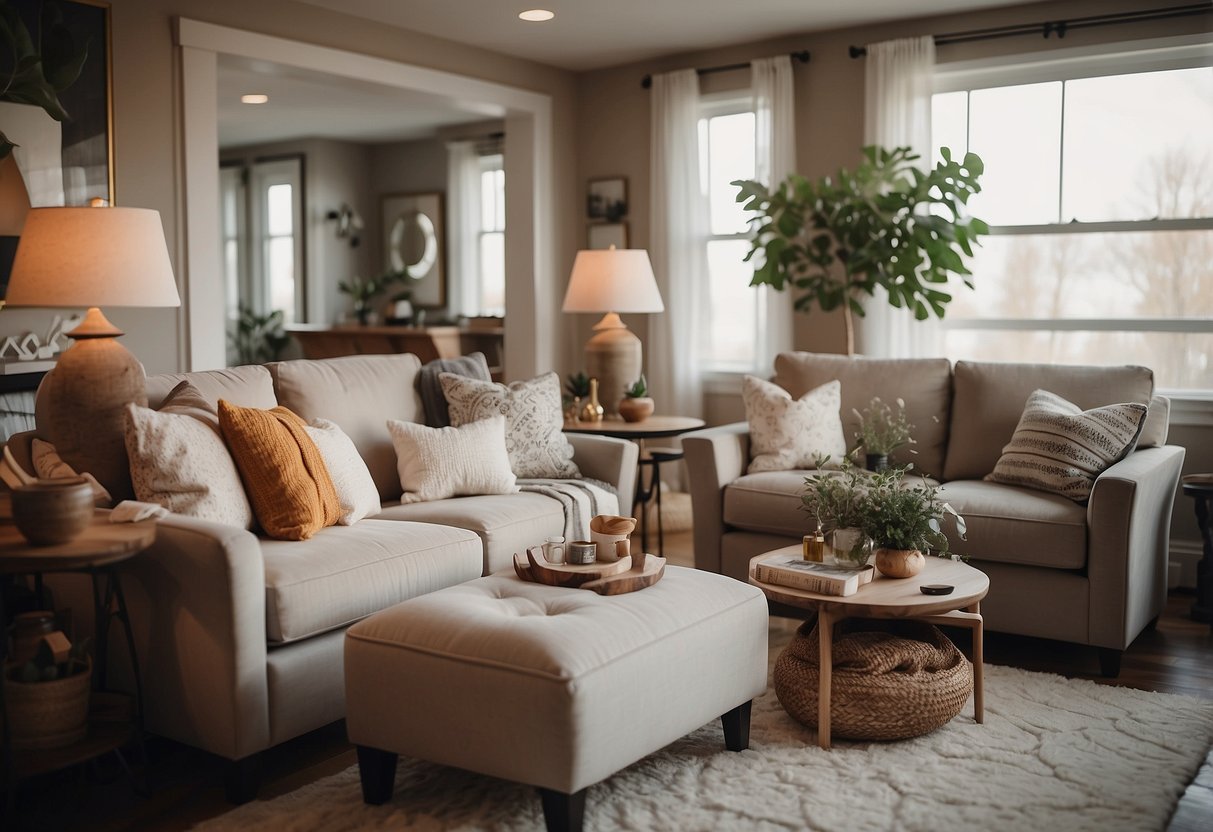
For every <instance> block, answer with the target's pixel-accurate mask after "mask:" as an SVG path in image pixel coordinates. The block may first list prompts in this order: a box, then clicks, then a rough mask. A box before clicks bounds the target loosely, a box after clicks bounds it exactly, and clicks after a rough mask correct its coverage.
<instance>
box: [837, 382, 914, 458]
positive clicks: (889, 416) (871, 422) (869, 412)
mask: <svg viewBox="0 0 1213 832" xmlns="http://www.w3.org/2000/svg"><path fill="white" fill-rule="evenodd" d="M851 412H852V413H854V414H855V416H856V417H858V419H859V430H857V431H855V450H856V451H858V450H859V449H860V448H863V453H864V461H865V463H864V467H866V468H867V469H868V470H869V471H876V472H880V471H883V470H884V469H886V468H888V467H889V454H891V453H893V451H895V450H897V449H898V448H900V447H902V446H904V445H913V444H914V437H913V436H912V435H911V432H912V431H913V430H914V426H913V425H912V424H910V420H909V419H907V418H906V403H905V401H903V400H902V399H897V409H896V410H894V409H893V408H892V407H891V406H890V405H888V404H885V403H884V402H883V401H881V399H880V397H879V396H876V397H875V398H873V399H872V401H870V402H868V406H867V407H865V408H864V409H863V411H862V412H861V411H858V410H852V411H851ZM911 453H913V451H911Z"/></svg>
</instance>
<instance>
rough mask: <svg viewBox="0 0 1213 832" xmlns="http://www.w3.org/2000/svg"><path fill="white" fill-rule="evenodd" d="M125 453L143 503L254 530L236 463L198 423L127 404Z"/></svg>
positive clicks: (203, 424) (215, 435) (181, 415)
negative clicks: (156, 504)
mask: <svg viewBox="0 0 1213 832" xmlns="http://www.w3.org/2000/svg"><path fill="white" fill-rule="evenodd" d="M126 453H127V455H128V456H129V457H130V463H131V482H132V484H133V485H134V486H135V496H136V497H138V498H139V499H140V500H142V501H143V502H145V503H159V504H160V505H162V506H164V507H165V508H167V509H168V510H169V511H172V512H175V513H177V514H184V515H186V516H187V517H197V518H199V519H201V520H211V521H214V522H216V523H223V524H225V525H229V526H239V527H240V528H243V529H247V528H250V527H251V526H252V525H253V509H252V507H251V506H250V505H249V501H248V497H246V496H245V494H244V485H243V484H242V483H241V482H240V474H239V472H238V471H237V470H236V464H235V463H234V462H233V461H232V456H231V454H229V453H228V450H227V446H226V445H224V444H223V439H222V438H220V436H219V434H218V433H216V432H215V430H214V429H213V428H211V427H210V426H209V425H207V424H206V422H204V421H202V420H201V419H197V418H195V417H193V416H189V415H186V414H184V413H169V412H157V411H155V410H151V409H149V408H146V407H140V406H138V405H136V404H128V405H127V406H126Z"/></svg>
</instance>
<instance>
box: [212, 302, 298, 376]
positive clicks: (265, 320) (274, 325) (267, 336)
mask: <svg viewBox="0 0 1213 832" xmlns="http://www.w3.org/2000/svg"><path fill="white" fill-rule="evenodd" d="M239 313H240V314H239V316H238V317H237V318H236V321H235V325H234V326H233V327H232V329H231V331H230V332H229V333H228V339H229V340H230V341H231V344H232V348H233V349H234V350H235V351H236V361H237V362H238V363H240V364H264V363H266V362H268V361H277V360H278V358H279V357H280V356H281V355H282V350H283V349H285V348H286V345H287V344H289V343H290V342H291V336H289V335H287V334H286V333H285V332H284V331H283V329H282V310H281V309H275V310H274V311H273V312H267V313H265V314H264V315H259V314H257V313H256V312H254V311H253V310H252V309H250V308H248V307H247V306H244V305H243V304H241V306H240V308H239Z"/></svg>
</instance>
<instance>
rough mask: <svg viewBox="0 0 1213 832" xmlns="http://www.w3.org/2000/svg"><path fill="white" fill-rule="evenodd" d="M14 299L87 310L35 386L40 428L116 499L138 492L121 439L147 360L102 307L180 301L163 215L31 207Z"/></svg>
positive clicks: (10, 298)
mask: <svg viewBox="0 0 1213 832" xmlns="http://www.w3.org/2000/svg"><path fill="white" fill-rule="evenodd" d="M5 300H6V302H7V304H8V305H9V306H66V307H81V306H84V307H88V313H87V314H86V315H85V318H84V322H83V323H81V324H80V326H78V327H76V328H75V329H73V330H72V331H71V332H69V333H68V336H69V337H70V338H72V339H73V340H74V341H75V343H74V344H73V345H72V346H71V347H70V348H69V349H67V350H65V351H64V352H63V353H62V355H60V356H59V359H58V361H57V362H56V364H55V367H54V369H53V370H51V371H50V372H49V373H47V374H46V377H45V378H44V379H43V380H42V384H41V385H39V387H38V395H37V398H36V400H35V402H34V420H35V423H36V425H37V431H38V434H39V435H40V436H41V437H42V438H43V439H46V440H49V441H50V442H51V443H52V444H53V445H54V446H55V449H56V450H57V451H58V452H59V456H60V457H61V458H62V459H63V461H64V462H66V463H67V464H68V465H70V466H72V467H73V468H75V469H76V470H77V471H79V472H81V473H86V472H87V473H89V474H92V475H93V476H94V477H96V478H97V480H98V481H99V482H100V483H101V484H102V485H104V486H105V487H106V488H107V489H108V490H109V492H110V494H111V495H112V496H113V498H114V500H115V501H118V500H124V499H128V498H130V497H132V496H134V489H133V488H132V486H131V476H130V465H129V462H128V460H127V456H126V445H125V443H124V442H123V420H124V411H125V408H126V406H127V405H128V404H130V403H135V404H139V405H146V404H147V395H146V392H145V390H144V374H143V365H142V364H140V363H139V361H138V359H136V358H135V356H133V355H132V354H131V353H130V351H129V350H127V349H126V347H124V346H122V344H120V343H119V342H118V337H117V336H119V335H121V334H122V331H121V330H120V329H118V328H117V327H115V326H114V325H113V324H111V323H110V322H109V321H107V320H106V319H105V316H104V315H103V314H101V310H100V309H98V307H100V306H180V305H181V298H180V296H179V295H178V294H177V283H176V281H175V280H173V268H172V265H171V263H170V262H169V258H168V246H167V245H166V244H165V242H164V228H163V227H162V226H161V224H160V214H159V213H158V212H156V211H149V210H147V209H144V208H103V207H99V208H32V209H30V212H29V215H28V216H27V217H26V219H25V227H24V228H23V229H22V231H21V242H20V243H18V244H17V256H16V258H15V259H14V260H13V271H12V277H11V278H10V280H9V284H8V294H7V296H6V298H5Z"/></svg>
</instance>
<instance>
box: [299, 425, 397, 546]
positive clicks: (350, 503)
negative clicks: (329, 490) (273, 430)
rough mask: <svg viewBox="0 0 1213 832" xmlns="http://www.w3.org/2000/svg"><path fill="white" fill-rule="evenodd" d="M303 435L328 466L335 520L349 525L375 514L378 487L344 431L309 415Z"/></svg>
mask: <svg viewBox="0 0 1213 832" xmlns="http://www.w3.org/2000/svg"><path fill="white" fill-rule="evenodd" d="M307 435H308V436H310V437H311V438H312V441H313V442H315V443H316V447H317V448H319V449H320V456H322V457H323V458H324V467H326V468H328V469H329V477H330V478H331V479H332V480H333V488H334V489H335V490H336V491H337V502H338V503H340V504H341V516H340V517H338V518H337V522H338V523H340V524H341V525H343V526H352V525H354V524H355V523H357V522H358V521H359V520H361V519H362V518H363V517H372V516H374V515H376V514H378V513H379V489H377V488H376V487H375V481H374V480H373V479H371V472H370V471H368V470H366V463H365V462H363V461H362V457H360V456H358V449H357V448H355V447H354V443H353V442H351V441H350V438H349V437H348V436H346V435H345V431H343V430H342V429H341V428H339V427H337V425H335V424H333V423H332V422H330V421H329V420H328V419H313V420H312V423H311V424H310V425H308V426H307Z"/></svg>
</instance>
